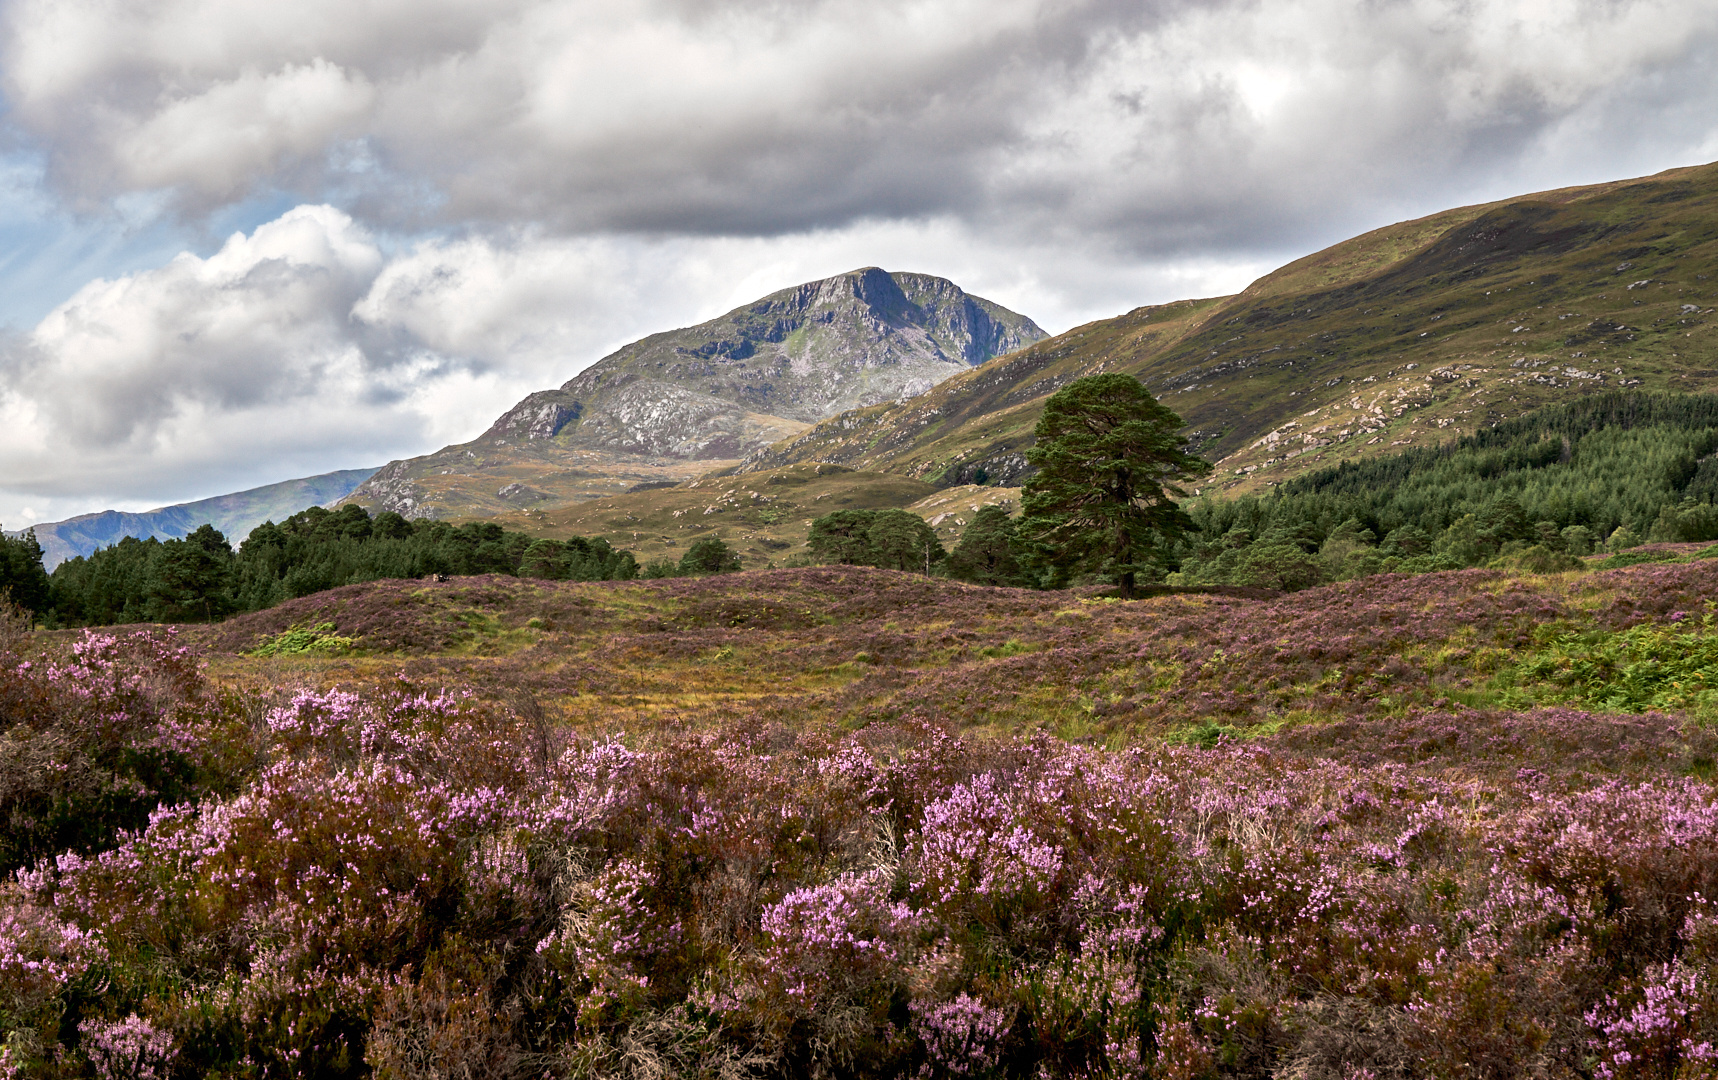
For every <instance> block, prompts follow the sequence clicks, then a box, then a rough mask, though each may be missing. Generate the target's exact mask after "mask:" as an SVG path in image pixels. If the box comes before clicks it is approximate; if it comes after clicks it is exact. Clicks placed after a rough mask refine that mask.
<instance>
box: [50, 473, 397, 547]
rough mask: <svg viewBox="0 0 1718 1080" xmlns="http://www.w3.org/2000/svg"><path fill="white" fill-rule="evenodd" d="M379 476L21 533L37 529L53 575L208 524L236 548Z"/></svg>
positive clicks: (77, 520) (346, 476)
mask: <svg viewBox="0 0 1718 1080" xmlns="http://www.w3.org/2000/svg"><path fill="white" fill-rule="evenodd" d="M375 471H376V470H375V469H373V468H370V469H338V470H335V471H334V472H327V473H318V474H317V475H315V476H304V477H298V478H296V479H292V480H282V481H279V482H278V483H274V484H264V485H262V486H261V487H254V488H247V489H246V490H244V491H235V492H230V493H228V494H226V495H215V496H211V497H210V498H207V499H198V500H195V501H194V502H185V503H174V504H173V505H171V506H161V507H157V508H155V509H154V510H145V511H143V512H141V513H130V512H127V511H123V510H100V511H97V512H95V513H92V514H79V515H77V516H75V517H69V518H66V519H65V520H63V521H47V522H41V523H39V524H36V525H31V526H28V527H26V528H25V529H23V530H20V531H21V532H28V531H30V530H32V529H33V530H35V533H36V542H37V543H39V544H41V545H42V565H43V566H44V567H45V568H46V569H48V570H50V571H51V570H53V568H54V567H56V566H58V565H59V564H60V563H62V562H64V561H66V560H67V559H70V558H75V557H77V556H87V555H89V554H91V553H93V552H94V551H96V550H97V549H99V548H104V547H109V546H111V545H113V544H116V543H118V542H119V541H120V540H122V539H124V538H126V537H128V536H130V537H134V538H136V539H138V540H147V539H149V538H150V537H154V538H156V539H159V540H171V539H176V538H178V537H182V536H185V535H188V534H189V533H191V532H193V531H195V530H196V529H197V528H198V527H199V526H202V525H205V524H208V525H213V526H214V527H215V528H216V529H219V530H220V531H221V533H222V535H224V536H225V537H226V538H227V541H228V542H229V543H232V544H237V543H239V542H240V541H241V540H243V539H244V538H245V537H246V536H248V535H249V534H250V531H251V530H252V529H254V528H256V527H257V526H258V525H261V524H262V523H263V522H264V521H269V520H279V519H281V518H285V517H289V516H291V515H292V514H296V513H298V512H299V511H300V510H305V509H308V508H309V507H312V506H317V505H320V504H323V503H329V504H332V503H333V502H335V501H336V500H338V499H341V498H344V497H345V496H346V495H348V494H350V493H351V491H352V490H353V489H354V488H356V487H357V486H358V485H359V484H360V483H362V482H363V481H365V480H367V479H369V478H370V476H371V475H372V474H374V473H375Z"/></svg>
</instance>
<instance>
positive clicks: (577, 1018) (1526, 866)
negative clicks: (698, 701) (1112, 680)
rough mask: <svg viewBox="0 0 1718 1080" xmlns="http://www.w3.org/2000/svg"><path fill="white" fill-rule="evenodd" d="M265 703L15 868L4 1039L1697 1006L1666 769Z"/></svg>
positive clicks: (205, 1059)
mask: <svg viewBox="0 0 1718 1080" xmlns="http://www.w3.org/2000/svg"><path fill="white" fill-rule="evenodd" d="M1570 715H1575V714H1570ZM1454 721H1455V717H1453V716H1452V718H1451V721H1450V722H1451V723H1452V724H1453V723H1454ZM1428 722H1431V723H1442V722H1444V721H1428ZM1538 722H1539V723H1541V724H1545V725H1553V724H1554V721H1553V720H1552V718H1551V717H1549V716H1547V715H1541V716H1540V717H1539V720H1538ZM1582 722H1583V723H1585V724H1587V725H1588V726H1589V727H1595V728H1596V727H1598V726H1600V725H1602V724H1603V723H1604V722H1605V721H1604V718H1602V717H1597V716H1587V717H1586V718H1585V719H1584V720H1583V721H1582ZM1618 722H1619V723H1621V724H1623V725H1624V726H1625V727H1628V726H1629V725H1634V724H1637V723H1639V721H1638V720H1636V719H1632V718H1623V719H1620V720H1619V721H1618ZM1524 726H1525V727H1526V728H1527V729H1529V730H1532V729H1533V725H1532V723H1525V725H1524ZM255 730H256V737H257V738H258V739H261V740H262V741H263V742H264V744H265V745H263V747H262V748H261V751H260V754H261V763H260V765H259V767H258V771H257V772H256V773H255V774H254V775H253V776H251V777H250V779H249V781H248V782H247V783H246V784H245V785H244V786H243V788H242V789H241V790H238V791H236V792H233V793H231V794H217V793H210V794H205V795H204V796H203V797H202V798H201V799H200V800H199V801H194V802H182V803H179V804H176V805H172V806H162V807H158V808H157V809H156V810H155V811H154V812H153V813H152V814H151V815H150V816H149V818H148V820H147V821H146V822H145V823H144V824H143V825H142V826H141V827H140V828H138V829H136V830H135V831H130V832H126V833H124V834H122V835H120V836H119V837H118V839H117V842H116V843H115V844H113V845H112V846H109V847H107V848H106V849H105V850H92V851H89V852H85V853H75V852H65V853H62V854H59V855H57V856H56V857H54V858H50V859H44V860H41V861H38V862H37V863H35V864H34V865H33V866H32V867H31V868H30V869H28V870H27V871H25V872H22V873H20V874H19V875H17V876H16V877H15V879H14V880H13V882H12V883H11V884H10V885H9V886H7V889H6V891H5V893H4V895H3V897H0V949H3V951H0V995H3V997H0V1015H3V1016H4V1017H5V1018H6V1019H5V1023H6V1025H7V1029H6V1030H7V1035H6V1042H5V1047H4V1053H5V1054H6V1058H5V1063H6V1065H7V1067H8V1068H9V1069H11V1070H12V1071H13V1072H15V1073H17V1074H20V1075H42V1076H48V1075H55V1076H58V1075H80V1074H83V1075H88V1074H91V1073H93V1074H95V1075H102V1076H118V1075H128V1076H129V1075H138V1076H143V1075H154V1076H163V1077H164V1076H169V1075H172V1076H180V1075H183V1076H193V1075H197V1076H201V1075H228V1076H270V1075H274V1076H286V1075H307V1074H315V1075H334V1076H338V1075H360V1074H363V1073H365V1072H372V1071H373V1072H375V1073H376V1074H378V1075H385V1076H401V1077H405V1076H429V1075H432V1074H434V1075H443V1076H446V1075H479V1074H481V1075H519V1076H525V1075H531V1076H543V1075H550V1076H585V1075H624V1076H640V1077H642V1076H662V1075H670V1074H675V1075H681V1074H684V1075H710V1076H744V1075H760V1076H761V1075H772V1076H773V1075H795V1076H811V1075H827V1076H853V1077H860V1076H904V1075H908V1074H912V1075H916V1076H924V1077H957V1076H958V1077H978V1076H986V1077H989V1076H1020V1077H1038V1076H1065V1075H1066V1076H1122V1075H1126V1076H1141V1077H1145V1076H1189V1077H1191V1076H1219V1075H1221V1076H1270V1075H1285V1074H1286V1075H1300V1076H1329V1077H1345V1076H1352V1075H1361V1072H1359V1071H1357V1070H1366V1071H1369V1073H1370V1075H1374V1076H1385V1075H1403V1076H1405V1075H1452V1076H1453V1075H1458V1074H1474V1075H1569V1076H1578V1075H1607V1076H1617V1077H1622V1076H1635V1075H1673V1074H1675V1075H1695V1074H1697V1073H1698V1072H1699V1070H1701V1069H1704V1068H1707V1067H1708V1066H1709V1060H1708V1057H1709V1054H1710V1047H1711V1046H1712V1045H1714V1040H1715V1037H1718V1033H1715V1032H1714V1031H1713V1027H1714V1024H1713V1019H1712V1016H1713V1014H1712V1012H1711V1009H1712V1006H1713V1002H1714V991H1713V985H1714V984H1713V982H1712V978H1713V969H1714V962H1715V961H1718V930H1714V926H1715V925H1718V920H1715V919H1714V916H1713V915H1712V913H1711V911H1710V906H1709V904H1708V902H1707V901H1706V900H1705V899H1704V898H1705V897H1708V896H1718V792H1715V791H1714V789H1713V787H1712V786H1711V785H1709V784H1707V783H1704V782H1702V781H1698V780H1693V779H1689V778H1686V777H1683V778H1675V777H1672V776H1669V775H1667V774H1665V773H1664V772H1663V771H1662V770H1659V771H1657V772H1656V773H1653V774H1651V775H1642V776H1640V777H1637V778H1636V779H1633V780H1629V781H1626V782H1625V781H1620V780H1605V779H1602V778H1601V779H1598V780H1596V781H1595V780H1594V779H1592V778H1590V777H1587V776H1584V775H1577V774H1571V773H1562V774H1553V773H1545V772H1537V771H1535V770H1534V769H1532V768H1518V769H1514V770H1502V769H1499V770H1492V771H1489V772H1480V773H1472V772H1468V773H1451V772H1450V771H1449V770H1448V769H1447V768H1445V767H1444V766H1445V764H1446V761H1444V760H1442V759H1440V758H1439V756H1438V755H1437V754H1432V755H1430V756H1426V757H1422V758H1418V759H1413V760H1404V759H1412V758H1413V757H1414V756H1413V755H1396V756H1395V757H1391V756H1389V755H1386V754H1373V755H1371V756H1370V757H1367V758H1363V759H1361V760H1355V761H1344V760H1334V759H1332V758H1329V757H1322V756H1320V754H1319V752H1318V747H1316V746H1315V745H1312V744H1308V743H1306V742H1305V741H1304V739H1303V740H1301V741H1299V742H1296V741H1295V740H1294V739H1290V738H1287V737H1286V736H1285V737H1284V738H1283V739H1280V740H1263V741H1260V742H1254V743H1251V744H1247V745H1234V744H1230V743H1227V742H1219V743H1218V744H1217V745H1216V746H1214V747H1212V748H1210V749H1200V748H1197V747H1190V746H1182V747H1173V746H1171V747H1164V748H1160V749H1155V750H1150V749H1135V750H1129V751H1121V752H1112V751H1105V750H1099V749H1094V748H1086V747H1080V746H1076V745H1072V744H1069V743H1065V742H1062V741H1060V740H1056V739H1053V738H1050V737H1048V736H1042V735H1040V736H1036V737H1034V738H1031V739H1025V740H1000V741H997V740H989V741H979V742H971V741H965V740H962V739H959V738H956V737H954V736H952V735H950V734H949V733H948V732H946V731H945V730H943V729H941V728H938V727H936V726H933V725H930V724H927V723H925V722H923V721H903V722H901V723H898V724H879V725H873V726H872V727H870V728H867V729H866V730H864V731H862V732H859V733H857V734H846V735H843V734H838V733H833V732H831V733H818V732H816V731H812V730H805V731H800V732H797V733H796V732H793V731H790V730H788V729H785V728H780V727H775V726H771V725H768V724H765V725H762V726H755V725H754V726H747V725H738V726H731V727H729V728H727V729H724V730H720V731H707V732H697V733H683V734H679V735H667V734H663V735H659V736H658V737H656V738H655V739H653V740H650V741H645V742H639V743H637V744H631V743H628V742H624V741H619V740H616V739H613V738H608V737H601V738H569V737H563V736H557V735H555V734H554V733H553V732H550V733H547V734H545V733H542V732H541V731H539V730H538V729H537V726H536V725H535V722H534V721H532V720H531V719H530V718H528V717H525V716H522V715H519V714H517V713H515V712H512V711H509V710H505V709H501V708H498V707H496V706H494V705H489V704H485V703H484V702H482V701H481V700H479V699H477V698H473V697H467V696H462V695H459V694H448V693H441V692H433V691H429V690H426V689H425V688H423V687H420V686H418V685H415V684H412V683H410V682H407V681H401V680H394V681H393V682H391V683H389V684H385V685H384V686H382V687H379V688H377V689H373V690H368V691H364V692H360V693H354V692H347V691H340V690H329V691H309V690H306V691H302V692H299V693H296V694H294V695H293V696H291V697H290V698H284V699H282V700H280V701H279V702H278V703H276V704H274V705H273V706H272V707H270V708H268V709H260V708H259V709H258V710H256V727H255ZM1535 737H1537V736H1535ZM1353 738H1354V736H1350V737H1349V741H1350V742H1352V741H1353ZM1488 738H1489V736H1488ZM1623 741H1624V742H1626V741H1627V739H1626V738H1625V739H1624V740H1623ZM1331 745H1334V746H1340V745H1343V744H1342V743H1341V742H1340V741H1339V742H1337V743H1333V744H1331ZM1528 745H1529V746H1531V745H1532V744H1528ZM1519 749H1520V747H1516V750H1519ZM1509 752H1514V751H1507V752H1505V753H1506V756H1507V753H1509ZM1593 760H1594V761H1601V762H1602V761H1604V760H1609V759H1606V758H1603V757H1602V756H1601V757H1596V758H1594V759H1593ZM1677 1070H1681V1072H1680V1073H1679V1072H1677Z"/></svg>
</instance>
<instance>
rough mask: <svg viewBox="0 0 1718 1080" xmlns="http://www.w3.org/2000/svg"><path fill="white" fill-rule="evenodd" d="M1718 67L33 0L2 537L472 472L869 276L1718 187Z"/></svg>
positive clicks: (1084, 258)
mask: <svg viewBox="0 0 1718 1080" xmlns="http://www.w3.org/2000/svg"><path fill="white" fill-rule="evenodd" d="M1715 61H1718V8H1715V7H1714V6H1713V5H1711V4H1710V3H1709V2H1708V0H1375V2H1370V3H1365V4H1355V3H1353V2H1352V0H1276V2H1273V3H1269V4H1261V3H1257V2H1256V0H873V2H869V3H865V4H852V3H844V2H838V0H803V2H799V3H792V4H784V3H780V2H779V0H370V2H367V3H363V4H352V3H350V2H349V0H300V2H298V3H294V4H280V3H278V2H275V0H75V2H74V0H12V2H11V3H9V4H7V5H5V6H4V7H3V8H0V91H3V93H4V95H5V106H6V111H5V114H4V124H5V126H6V132H7V134H8V136H9V137H10V139H9V142H8V144H7V145H8V146H9V147H10V148H11V151H10V153H11V156H9V157H8V158H6V159H4V160H3V161H0V231H5V232H6V234H7V236H10V237H14V238H18V239H20V243H19V244H14V247H15V248H22V247H30V246H31V245H34V247H32V252H33V253H32V254H30V255H29V256H27V257H24V256H19V255H17V254H16V253H14V254H13V255H12V256H10V257H9V261H7V262H6V264H5V267H0V269H6V270H7V272H8V273H9V274H10V276H11V277H12V279H13V280H12V282H10V284H11V285H13V286H14V288H12V289H11V290H9V292H10V293H11V294H12V295H16V296H22V295H26V294H28V295H31V296H32V297H37V298H36V299H33V300H32V301H31V305H30V306H29V308H28V310H29V314H28V317H27V319H22V320H20V321H25V322H34V321H36V320H37V318H38V314H39V313H40V312H41V311H43V310H46V309H47V308H48V307H50V306H52V310H51V312H49V314H48V315H47V316H46V317H45V318H42V319H40V321H39V323H38V324H37V325H36V326H35V327H34V329H33V330H30V331H28V332H21V333H18V334H15V335H14V336H13V337H11V338H10V339H8V340H6V341H4V342H3V343H0V476H4V477H8V478H16V479H13V480H10V481H8V482H6V483H5V484H0V520H4V519H6V518H7V517H8V515H11V516H13V517H15V516H16V511H17V509H18V508H21V507H22V506H23V505H25V504H26V501H27V505H29V506H30V507H31V508H32V509H36V510H43V508H44V507H50V509H48V510H45V511H44V512H45V513H56V514H57V513H60V512H61V511H66V512H71V509H73V505H72V504H73V503H78V505H77V506H76V507H75V509H93V508H98V507H99V505H100V504H112V505H130V506H131V507H133V508H139V507H138V504H139V503H142V504H145V505H157V504H160V503H163V502H170V501H176V500H178V499H181V498H190V497H197V496H205V495H209V494H212V493H215V492H218V491H224V490H234V489H236V488H239V487H242V486H247V485H250V484H254V483H263V482H267V481H271V480H278V479H281V478H282V477H285V476H290V475H303V474H307V473H311V472H317V471H324V470H326V469H332V468H341V467H351V466H354V465H361V464H367V463H376V462H379V461H382V460H385V459H387V458H391V457H399V456H405V455H409V454H412V453H419V452H423V451H426V450H430V449H433V448H435V447H436V446H439V445H442V444H444V443H448V442H454V441H459V440H462V439H465V438H469V437H471V436H472V435H474V434H476V433H477V432H478V431H481V430H482V428H483V427H484V426H485V425H487V423H488V422H489V421H490V420H491V419H493V417H494V416H495V415H497V414H498V413H499V412H500V411H502V410H504V409H505V408H507V407H508V406H510V405H511V404H512V403H513V402H514V401H516V400H517V399H518V398H519V397H521V396H523V395H524V394H525V393H527V392H530V391H532V390H537V389H541V388H543V387H545V386H552V385H556V384H558V383H560V382H562V381H564V380H565V379H566V378H568V377H570V376H571V375H572V374H574V373H576V372H577V371H578V370H579V369H581V368H582V367H583V366H585V365H586V364H588V363H590V362H592V361H594V360H595V359H597V358H598V357H600V356H602V355H603V354H604V353H606V352H607V351H609V350H611V349H613V348H615V347H617V346H619V345H621V344H623V343H625V342H626V341H629V340H632V339H635V338H637V337H640V336H643V335H644V334H647V333H651V332H654V331H658V330H663V329H668V328H671V327H675V326H683V325H687V324H690V323H693V322H697V321H699V320H701V319H704V318H708V317H711V316H713V315H716V314H719V313H720V312H722V311H724V310H727V309H728V308H731V307H733V306H735V305H737V304H740V303H743V302H745V301H748V300H751V299H753V298H755V297H757V296H760V295H762V294H764V293H767V292H769V291H771V290H773V289H777V288H782V287H785V286H788V285H792V284H796V283H798V282H801V281H806V280H810V279H814V278H818V277H823V276H826V275H829V274H833V273H838V272H841V271H845V270H849V269H853V268H855V267H858V266H863V265H882V266H886V267H888V268H890V269H906V270H915V271H921V272H928V273H937V274H942V275H944V276H947V277H950V278H952V279H953V280H955V281H956V282H958V283H960V284H961V285H962V286H963V287H965V288H967V289H969V290H970V291H973V292H976V293H978V294H980V295H984V296H987V297H989V298H991V299H993V300H996V301H998V302H1000V303H1003V304H1005V305H1007V306H1009V307H1012V308H1014V309H1015V310H1018V311H1021V312H1023V313H1025V314H1027V315H1030V316H1031V317H1033V318H1034V319H1036V320H1038V321H1039V322H1040V323H1041V324H1042V325H1044V326H1046V327H1047V328H1051V329H1062V328H1066V327H1067V326H1070V325H1072V324H1074V323H1077V322H1083V321H1087V320H1090V319H1094V318H1099V317H1103V316H1108V315H1113V314H1116V313H1118V312H1120V311H1124V310H1126V309H1128V308H1130V307H1133V306H1135V305H1136V304H1140V303H1146V302H1155V301H1164V300H1171V299H1176V298H1179V297H1185V296H1198V295H1213V294H1218V293H1223V292H1229V291H1233V290H1235V289H1238V288H1240V287H1241V286H1243V285H1244V284H1245V283H1246V282H1247V281H1248V280H1250V279H1251V278H1253V277H1255V276H1257V275H1258V274H1260V273H1263V272H1264V271H1266V270H1268V269H1270V268H1271V267H1272V266H1274V265H1277V264H1279V263H1281V262H1284V261H1286V260H1287V259H1289V258H1292V257H1294V256H1297V255H1300V254H1304V253H1305V252H1306V251H1308V250H1311V249H1315V248H1318V247H1322V246H1324V245H1325V244H1328V243H1331V242H1334V241H1337V240H1340V239H1342V238H1344V237H1346V236H1349V235H1352V234H1354V233H1357V232H1361V231H1364V230H1365V229H1369V228H1373V227H1377V226H1379V225H1383V224H1387V223H1388V222H1390V221H1394V220H1399V219H1401V218H1405V217H1412V216H1416V215H1418V214H1422V213H1428V212H1432V211H1435V210H1439V209H1443V208H1445V207H1447V206H1450V205H1457V204H1460V203H1464V202H1476V201H1481V200H1484V199H1490V198H1500V197H1504V196H1507V195H1511V194H1518V193H1521V192H1524V191H1531V190H1535V189H1538V188H1547V187H1554V186H1562V185H1565V184H1572V183H1585V182H1592V181H1598V180H1603V179H1614V178H1617V177H1621V176H1628V175H1636V174H1640V173H1644V172H1650V171H1654V170H1656V169H1659V168H1664V167H1668V166H1671V165H1678V164H1691V163H1694V162H1696V161H1700V160H1704V159H1705V158H1709V157H1712V156H1718V112H1715V111H1714V110H1713V109H1712V108H1711V104H1712V102H1713V101H1714V100H1718V62H1715ZM44 207H46V209H44ZM287 207H296V208H295V209H291V210H286V209H285V208H287ZM12 211H16V213H13V212H12ZM68 214H69V215H73V216H72V217H70V218H67V217H66V215H68ZM14 218H16V219H17V220H16V221H14V220H13V219H14ZM50 219H53V221H50ZM67 221H69V222H71V224H65V222H67ZM44 222H47V223H48V224H43V223H44ZM55 222H59V224H55ZM235 223H239V224H242V226H243V228H244V230H245V231H243V232H241V233H238V234H236V235H234V236H232V237H230V238H227V239H225V240H221V239H219V238H218V234H219V233H223V232H226V231H228V230H230V229H231V228H232V227H233V226H234V224H235ZM54 229H59V230H60V233H59V234H56V235H59V236H60V237H61V239H60V240H59V241H56V242H51V243H44V242H41V238H42V237H43V236H47V235H49V234H52V233H53V231H54ZM22 241H28V243H27V244H26V243H23V242H22ZM56 244H57V245H58V246H57V247H56ZM167 244H171V245H172V246H168V247H165V248H164V247H163V245H167ZM181 246H183V247H190V248H193V249H195V250H196V251H197V252H198V253H199V254H190V253H187V254H182V255H179V256H178V257H176V258H171V259H167V258H165V257H164V256H163V254H162V252H163V250H165V251H173V250H178V249H179V248H180V247H181ZM38 249H39V250H38ZM56 259H57V260H58V262H56V261H55V260H56ZM61 264H63V265H64V267H65V268H67V269H63V270H61V271H58V273H59V275H60V276H58V277H54V274H53V273H49V271H51V270H52V269H53V267H54V266H58V265H61ZM92 265H93V266H102V265H105V266H106V269H105V270H97V271H94V272H98V273H101V277H100V278H99V279H97V280H94V281H89V282H88V284H84V285H82V286H81V287H80V288H77V290H76V292H75V295H72V296H71V297H70V298H69V299H64V301H63V303H57V305H54V304H50V303H44V302H42V300H41V299H40V298H39V296H38V295H37V294H42V293H43V292H44V288H45V287H44V286H41V285H40V284H39V283H38V282H34V281H33V280H30V279H32V278H37V277H39V278H43V279H46V278H49V277H54V280H66V279H68V277H69V275H71V274H72V273H76V274H77V275H78V276H77V277H76V279H75V281H76V282H78V283H82V282H84V281H85V280H86V277H87V274H88V273H90V271H86V270H85V269H84V268H85V267H86V266H92ZM20 278H23V279H26V280H18V279H20ZM32 289H34V290H35V291H34V292H31V290H32ZM70 289H71V287H70V286H67V287H66V288H65V289H64V290H63V291H61V292H59V293H56V294H54V297H53V300H54V301H58V300H59V299H61V298H62V297H63V296H64V292H65V291H70ZM49 499H53V500H56V501H54V502H52V503H51V504H50V503H49V502H48V501H47V500H49ZM80 500H81V502H80ZM92 504H94V505H92Z"/></svg>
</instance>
